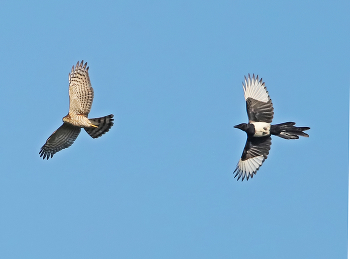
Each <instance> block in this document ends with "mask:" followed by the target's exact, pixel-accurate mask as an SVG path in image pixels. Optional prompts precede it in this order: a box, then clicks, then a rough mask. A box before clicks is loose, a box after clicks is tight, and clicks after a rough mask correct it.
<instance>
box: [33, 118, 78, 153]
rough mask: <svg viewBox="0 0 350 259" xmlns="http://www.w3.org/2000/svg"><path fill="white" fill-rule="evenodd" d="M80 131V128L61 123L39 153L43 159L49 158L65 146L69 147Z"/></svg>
mask: <svg viewBox="0 0 350 259" xmlns="http://www.w3.org/2000/svg"><path fill="white" fill-rule="evenodd" d="M79 133H80V128H79V127H76V126H73V125H71V124H68V123H63V125H62V126H61V127H59V128H58V129H57V130H56V131H55V132H54V133H52V135H51V136H50V137H49V138H48V139H47V140H46V143H45V145H44V146H42V148H41V150H40V152H39V154H40V157H43V159H45V158H46V159H49V158H50V157H53V155H54V154H55V153H56V152H58V151H60V150H62V149H64V148H67V147H70V146H71V145H72V144H73V142H74V141H75V140H76V138H77V137H78V135H79Z"/></svg>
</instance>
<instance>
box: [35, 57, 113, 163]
mask: <svg viewBox="0 0 350 259" xmlns="http://www.w3.org/2000/svg"><path fill="white" fill-rule="evenodd" d="M83 63H84V61H81V63H79V61H78V63H77V64H76V66H75V67H74V66H73V67H72V70H71V72H70V73H69V77H68V78H69V112H68V115H67V116H65V117H63V119H62V120H63V124H62V126H61V127H59V128H58V129H57V130H56V131H55V132H54V133H52V135H51V136H50V137H49V138H48V139H47V140H46V143H45V145H43V146H42V148H41V150H40V152H39V154H40V157H42V158H43V159H45V158H46V159H49V158H52V157H53V155H54V154H55V153H57V152H58V151H61V150H62V149H64V148H67V147H70V146H71V145H72V144H73V142H74V141H75V140H76V138H77V137H78V135H79V133H80V130H81V128H84V129H85V131H86V132H87V133H88V134H89V135H90V136H91V137H92V138H98V137H100V136H102V135H103V134H104V133H106V132H107V131H109V129H110V128H111V127H112V126H113V120H114V119H113V114H110V115H107V116H104V117H101V118H94V119H88V115H89V112H90V110H91V105H92V100H93V98H94V90H93V88H92V87H91V83H90V78H89V73H88V70H89V67H86V66H87V63H85V64H84V65H83Z"/></svg>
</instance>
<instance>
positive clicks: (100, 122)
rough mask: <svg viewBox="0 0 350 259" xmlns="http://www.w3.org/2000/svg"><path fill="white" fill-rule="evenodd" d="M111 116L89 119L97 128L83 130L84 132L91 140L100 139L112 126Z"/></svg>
mask: <svg viewBox="0 0 350 259" xmlns="http://www.w3.org/2000/svg"><path fill="white" fill-rule="evenodd" d="M113 116H114V115H113V114H111V115H108V116H105V117H101V118H94V119H89V120H90V122H91V123H92V124H94V125H96V126H97V128H95V127H94V128H84V129H85V131H86V132H87V133H88V134H89V135H90V136H91V137H92V138H98V137H101V136H102V135H103V134H105V133H106V132H108V131H109V129H110V128H111V127H112V126H113V124H114V123H113V121H114V119H113Z"/></svg>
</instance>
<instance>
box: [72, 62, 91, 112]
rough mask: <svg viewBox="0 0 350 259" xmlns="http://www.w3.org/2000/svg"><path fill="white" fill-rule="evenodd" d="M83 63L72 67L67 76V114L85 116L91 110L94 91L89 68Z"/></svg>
mask: <svg viewBox="0 0 350 259" xmlns="http://www.w3.org/2000/svg"><path fill="white" fill-rule="evenodd" d="M83 63H84V61H83V60H82V61H81V63H80V64H79V62H78V63H77V65H76V66H75V68H74V66H73V67H72V71H71V72H70V74H69V112H70V113H74V114H81V115H85V116H87V115H88V114H89V112H90V110H91V105H92V100H93V98H94V89H92V87H91V83H90V78H89V73H88V70H89V67H86V66H87V63H85V65H84V66H83Z"/></svg>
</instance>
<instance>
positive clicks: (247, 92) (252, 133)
mask: <svg viewBox="0 0 350 259" xmlns="http://www.w3.org/2000/svg"><path fill="white" fill-rule="evenodd" d="M244 78H245V80H244V83H242V85H243V91H244V98H245V100H246V108H247V114H248V119H249V122H248V123H241V124H239V125H236V126H234V127H235V128H238V129H240V130H243V131H245V132H246V133H247V142H246V144H245V147H244V150H243V153H242V156H241V159H240V160H239V162H238V164H237V167H236V169H235V171H234V172H233V173H236V174H235V176H234V177H236V176H238V178H237V180H239V179H240V178H242V181H243V180H244V178H247V180H248V179H249V177H253V176H254V174H256V172H257V171H258V170H259V168H260V166H261V165H262V163H263V162H264V161H265V159H266V158H267V155H268V154H269V151H270V146H271V135H276V136H278V137H281V138H284V139H298V138H299V136H302V137H309V135H308V134H306V133H305V132H303V131H305V130H308V129H310V128H309V127H295V126H294V125H295V122H285V123H281V124H276V125H271V122H272V118H273V106H272V102H271V99H270V96H269V93H268V92H267V90H266V87H265V83H264V82H263V81H262V78H261V79H260V80H259V77H258V76H256V77H255V76H254V74H253V77H252V78H251V77H250V75H249V74H248V78H246V77H244Z"/></svg>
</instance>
